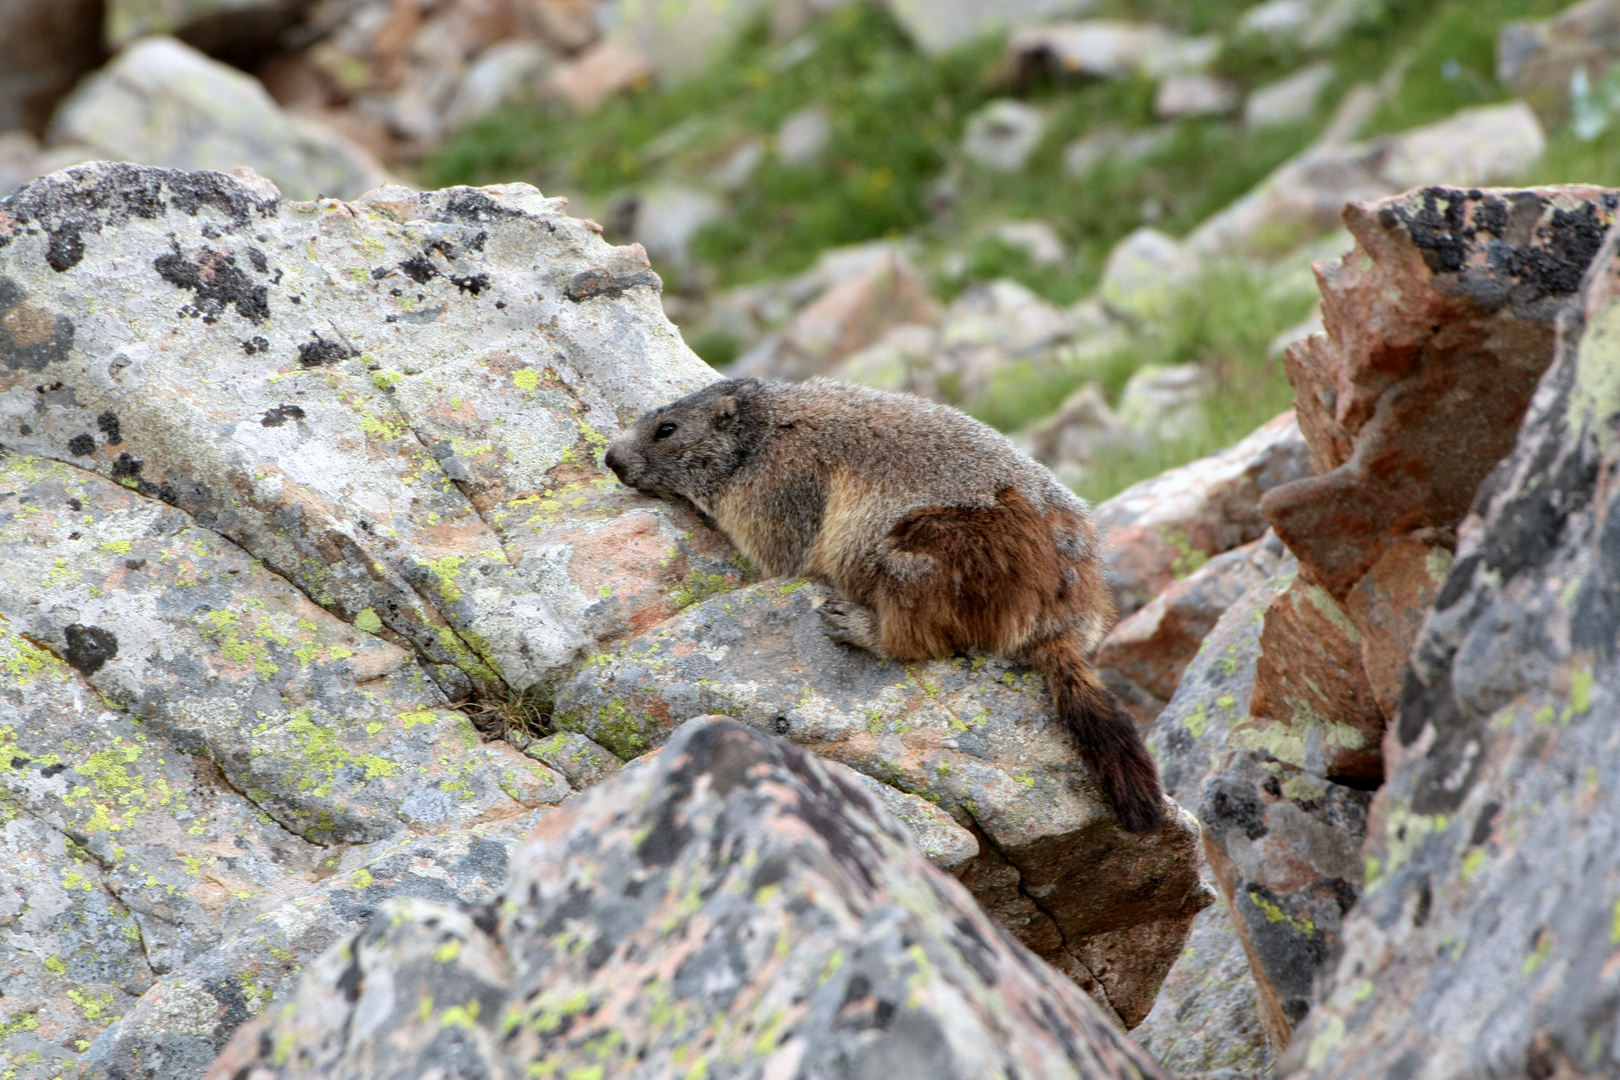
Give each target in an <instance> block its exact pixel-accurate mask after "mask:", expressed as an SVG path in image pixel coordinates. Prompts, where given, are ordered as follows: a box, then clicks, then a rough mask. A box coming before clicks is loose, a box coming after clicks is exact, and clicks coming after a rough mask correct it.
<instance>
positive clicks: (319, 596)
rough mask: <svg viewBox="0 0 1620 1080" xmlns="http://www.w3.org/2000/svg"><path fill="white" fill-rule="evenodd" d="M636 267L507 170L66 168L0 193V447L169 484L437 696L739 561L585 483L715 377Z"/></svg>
mask: <svg viewBox="0 0 1620 1080" xmlns="http://www.w3.org/2000/svg"><path fill="white" fill-rule="evenodd" d="M660 289H661V283H660V282H659V280H658V278H657V276H656V275H654V274H653V273H652V271H651V270H650V269H649V268H648V266H647V263H646V258H645V255H644V254H643V253H642V252H641V250H640V249H639V248H635V247H631V248H613V247H610V246H608V245H607V244H605V243H604V242H603V241H602V240H601V238H600V237H599V236H598V235H597V233H596V232H595V231H593V229H592V228H591V227H589V226H588V225H587V224H586V223H584V222H581V221H578V220H575V219H572V218H569V217H567V216H566V215H565V214H564V213H563V212H562V201H561V200H556V199H545V198H543V197H542V196H541V195H540V193H539V192H538V191H535V190H534V189H533V188H530V187H527V186H525V185H517V186H508V187H502V188H482V189H470V188H461V189H453V190H450V191H445V192H438V193H434V194H431V195H418V194H413V193H411V192H409V191H406V190H405V189H403V188H382V189H379V190H377V191H375V192H372V193H371V194H370V195H368V196H366V198H365V199H364V200H362V201H360V202H357V203H343V202H339V201H337V200H326V201H322V202H314V203H290V202H285V201H283V200H282V199H281V197H280V193H279V192H278V191H277V190H276V189H275V188H274V186H272V185H271V184H269V183H268V182H266V181H264V180H263V179H262V178H259V177H257V176H254V175H253V174H251V173H247V172H241V173H240V174H239V175H235V176H225V175H223V174H220V173H183V172H176V171H172V170H162V169H148V168H141V167H137V166H131V165H109V164H93V165H88V166H81V167H78V168H75V169H70V170H68V171H66V172H63V173H57V174H54V175H52V176H50V177H46V178H44V179H42V180H39V181H36V182H35V183H33V184H31V185H29V187H27V188H25V189H24V190H23V191H21V192H19V193H17V194H16V195H14V196H12V197H11V198H10V199H9V200H8V201H7V202H6V203H5V205H4V207H3V208H0V321H3V323H4V326H5V327H6V328H7V330H6V331H5V333H4V334H0V445H4V446H6V447H8V448H11V449H14V450H18V451H21V452H25V453H31V454H36V455H38V456H41V457H51V458H56V459H58V460H63V461H71V462H73V463H75V464H78V465H81V466H83V467H85V468H90V469H94V470H96V471H98V472H101V473H102V474H103V475H106V476H108V477H110V478H112V479H115V480H119V481H121V482H125V483H128V484H131V485H133V486H134V487H135V488H136V489H137V490H139V491H140V492H142V493H144V494H151V495H154V496H157V497H159V498H162V499H163V500H165V501H167V502H170V503H172V504H173V505H175V506H178V507H180V508H182V509H185V510H186V511H188V512H189V513H191V514H192V515H194V516H195V517H196V518H197V519H198V521H199V522H201V523H202V524H203V525H205V526H206V527H208V528H211V529H214V530H216V531H218V532H220V533H221V534H222V535H224V536H226V537H228V538H229V539H230V540H232V541H233V542H234V543H236V544H239V545H240V546H241V547H242V548H244V549H245V550H246V551H248V552H249V553H250V554H252V555H253V556H254V557H256V558H259V559H261V560H263V561H264V562H265V564H266V565H268V566H270V567H272V568H273V569H274V570H276V572H278V573H280V574H282V575H284V576H285V577H287V578H288V579H289V580H290V581H292V582H293V583H294V584H295V585H297V586H298V588H300V589H301V590H302V591H303V592H304V593H305V594H306V595H308V596H309V597H310V598H312V599H313V600H315V601H316V602H317V603H319V604H320V605H321V606H323V607H325V608H326V609H328V610H329V611H331V612H333V613H335V614H337V615H338V616H339V617H340V618H343V619H345V620H346V621H350V622H352V623H354V624H355V625H356V626H359V627H360V628H362V629H367V630H372V631H379V630H381V631H385V632H386V633H387V634H388V635H389V636H391V638H392V640H395V641H396V642H398V643H400V644H403V645H406V646H408V647H410V648H412V649H414V650H415V651H416V652H417V653H418V654H419V655H420V656H421V657H422V658H423V659H424V660H425V661H427V662H428V663H430V664H431V665H433V667H432V670H433V673H434V676H435V678H436V679H437V680H438V681H439V683H440V684H441V685H442V686H443V687H445V688H446V690H447V691H448V692H449V693H451V694H453V695H456V696H460V695H463V694H465V693H466V692H467V691H468V690H470V689H471V687H472V686H473V685H474V684H479V683H490V682H493V681H499V680H505V681H506V682H507V683H508V684H510V685H512V686H515V687H524V686H527V685H529V684H531V683H533V682H535V681H536V680H539V679H542V678H545V677H547V676H549V675H550V674H552V673H554V672H555V671H556V670H557V669H558V668H560V667H561V666H562V665H565V664H566V663H568V662H569V661H571V660H572V659H573V658H574V657H575V656H576V655H577V654H578V652H579V650H580V649H582V648H585V647H587V646H590V645H593V644H594V643H595V642H596V641H597V640H598V639H599V638H600V637H602V636H604V635H608V636H611V634H612V633H613V632H615V630H617V631H618V632H623V631H625V630H631V629H635V628H637V627H638V626H641V625H645V624H646V620H645V619H642V620H641V621H639V622H638V615H637V611H638V610H639V609H640V608H643V607H647V606H648V605H652V606H653V608H654V609H655V610H654V611H653V613H652V615H650V616H648V618H651V619H652V621H657V619H658V618H663V617H667V614H668V613H669V612H670V611H672V610H673V608H672V604H671V600H670V596H671V595H672V594H677V593H678V591H679V590H680V589H681V588H682V587H683V586H686V585H689V579H690V578H691V576H692V575H694V574H696V575H697V577H698V580H699V581H700V582H703V583H707V582H708V581H709V580H710V579H711V578H716V579H718V580H721V581H722V582H726V581H729V582H735V581H737V580H740V578H741V576H742V571H741V570H740V569H739V568H738V567H736V566H733V565H730V564H727V563H725V559H727V558H728V557H729V555H730V549H729V547H728V546H726V545H725V544H724V542H723V541H719V540H717V539H710V540H708V541H707V546H706V547H705V542H706V541H705V540H703V539H700V540H698V541H697V542H696V546H694V544H693V542H692V541H691V539H690V538H691V534H692V533H693V532H694V526H695V525H696V522H695V520H688V519H683V518H680V517H679V516H678V515H676V516H672V514H671V511H670V510H669V509H668V508H666V507H661V506H658V505H656V504H654V503H652V502H651V501H650V500H636V499H634V498H633V497H630V496H624V495H618V494H617V493H611V492H610V493H605V494H601V495H600V496H598V495H595V494H593V492H594V491H595V485H598V484H601V486H607V483H608V481H610V479H611V478H609V477H607V476H606V474H605V473H604V472H603V471H601V470H600V469H599V467H598V464H597V458H598V455H599V453H600V451H601V450H602V448H604V447H605V446H606V444H607V440H608V439H609V438H610V437H611V436H612V435H614V434H616V433H617V432H618V430H619V427H620V424H621V423H622V422H623V421H624V420H626V419H628V418H631V417H633V416H635V415H637V414H639V413H640V412H642V411H643V410H645V409H647V408H649V407H651V406H653V405H656V404H660V403H662V402H665V401H668V400H671V399H673V398H676V397H679V396H681V395H682V394H685V393H687V392H689V391H691V390H694V389H696V388H697V387H699V386H702V385H704V384H706V383H708V382H710V381H712V379H713V378H715V375H714V372H713V371H712V370H710V369H709V368H708V367H707V366H706V365H704V364H703V363H702V362H701V361H699V360H698V359H697V357H696V356H694V355H693V354H692V353H691V351H690V350H688V349H687V348H686V347H685V346H684V345H683V344H682V343H681V340H680V337H679V335H678V334H677V333H676V332H675V330H674V328H673V327H671V326H670V325H669V322H668V320H666V319H665V318H664V315H663V312H662V309H661V308H660V306H659V300H658V294H659V291H660ZM553 534H555V535H553ZM710 536H711V537H712V534H710ZM592 545H596V546H594V547H593V546H592ZM576 549H581V555H582V557H580V558H575V557H574V556H575V553H576ZM700 549H701V550H700ZM606 550H612V551H615V552H617V551H623V552H624V553H625V556H626V558H625V561H624V563H623V564H622V565H621V566H620V571H619V574H618V576H617V577H613V576H611V575H610V576H608V577H602V575H601V573H600V571H598V570H597V569H596V566H597V564H598V563H599V562H600V561H601V560H600V558H598V555H599V554H600V553H601V552H602V551H606ZM708 555H712V556H713V558H710V559H709V560H708V561H704V559H705V557H706V556H708ZM727 575H729V577H728V576H727Z"/></svg>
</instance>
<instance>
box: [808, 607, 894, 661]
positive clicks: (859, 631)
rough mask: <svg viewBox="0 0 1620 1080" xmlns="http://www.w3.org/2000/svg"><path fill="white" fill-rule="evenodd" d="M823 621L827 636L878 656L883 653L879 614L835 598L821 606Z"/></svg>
mask: <svg viewBox="0 0 1620 1080" xmlns="http://www.w3.org/2000/svg"><path fill="white" fill-rule="evenodd" d="M821 621H822V622H823V623H824V624H825V625H826V627H827V636H828V637H829V638H831V639H832V640H833V641H837V642H840V643H842V644H844V645H853V646H855V647H856V648H858V649H865V650H866V651H867V652H869V653H874V654H876V655H878V656H884V655H886V654H885V653H884V651H883V636H882V634H881V633H880V632H879V629H878V617H877V612H875V611H873V610H872V609H871V608H869V607H862V606H861V605H860V604H857V603H856V602H855V601H853V600H845V599H844V598H843V597H841V596H840V597H833V598H832V599H830V600H828V601H827V602H826V603H824V604H822V605H821Z"/></svg>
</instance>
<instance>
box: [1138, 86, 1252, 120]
mask: <svg viewBox="0 0 1620 1080" xmlns="http://www.w3.org/2000/svg"><path fill="white" fill-rule="evenodd" d="M1242 96H1243V95H1242V92H1241V91H1240V90H1238V88H1237V84H1236V83H1234V82H1232V81H1231V80H1230V79H1223V78H1220V77H1219V76H1215V75H1172V76H1171V77H1170V78H1168V79H1165V80H1164V81H1163V82H1161V83H1160V84H1159V90H1158V93H1157V94H1155V95H1154V98H1153V115H1155V116H1157V117H1158V118H1159V119H1160V120H1184V119H1187V118H1189V117H1194V116H1225V115H1226V114H1227V113H1230V112H1232V111H1233V110H1234V109H1236V108H1237V106H1238V102H1239V101H1240V100H1241V99H1242Z"/></svg>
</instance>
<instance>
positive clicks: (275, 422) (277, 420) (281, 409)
mask: <svg viewBox="0 0 1620 1080" xmlns="http://www.w3.org/2000/svg"><path fill="white" fill-rule="evenodd" d="M303 418H304V410H303V409H301V408H299V407H298V406H297V405H277V406H276V407H275V408H273V409H266V410H265V413H264V419H263V420H260V421H259V423H260V424H262V425H264V426H265V427H280V426H281V425H282V424H285V423H286V422H287V421H288V420H302V419H303Z"/></svg>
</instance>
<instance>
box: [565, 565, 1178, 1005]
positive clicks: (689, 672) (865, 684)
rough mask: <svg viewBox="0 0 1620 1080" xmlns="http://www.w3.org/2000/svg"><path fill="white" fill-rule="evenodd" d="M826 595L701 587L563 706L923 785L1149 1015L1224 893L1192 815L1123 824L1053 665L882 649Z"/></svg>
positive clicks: (1089, 964) (613, 723)
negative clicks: (1080, 746) (774, 740)
mask: <svg viewBox="0 0 1620 1080" xmlns="http://www.w3.org/2000/svg"><path fill="white" fill-rule="evenodd" d="M824 597H825V593H824V592H823V590H822V589H821V588H820V587H819V586H815V585H811V584H808V583H805V582H803V581H786V580H773V581H768V582H764V583H761V584H759V585H756V586H752V587H750V588H747V589H741V590H738V591H736V592H732V593H728V594H726V595H725V596H722V597H716V598H714V599H711V600H707V601H704V602H703V603H701V604H697V605H694V606H693V607H691V608H690V609H688V610H687V611H686V612H684V613H683V614H682V615H681V616H680V617H679V618H677V619H674V620H671V621H670V622H668V623H666V624H664V625H663V626H661V627H659V628H658V629H656V630H654V631H652V632H651V633H649V634H645V635H643V636H641V637H638V638H634V639H631V640H629V641H626V642H624V643H622V644H621V645H620V646H618V647H616V648H615V649H614V650H612V651H608V652H603V653H601V654H599V655H598V656H596V657H594V658H592V660H591V661H589V662H588V663H586V664H585V665H583V666H582V667H581V669H580V670H579V672H578V674H576V675H575V676H574V677H573V678H572V679H570V680H569V681H568V682H566V683H564V684H563V685H562V686H561V687H560V688H559V690H558V694H557V703H556V710H557V711H556V718H555V722H556V723H557V724H558V725H559V726H561V727H563V728H567V729H571V730H575V731H578V732H580V733H583V734H585V735H588V736H590V737H591V738H593V739H595V740H596V741H597V742H599V743H601V744H602V745H604V746H607V747H609V748H610V749H613V750H615V751H616V752H618V753H620V754H621V755H623V756H625V757H630V756H633V755H636V754H640V753H643V752H645V751H646V750H648V749H651V748H653V747H656V746H660V745H662V744H663V743H664V741H665V740H667V739H668V738H669V736H670V734H671V733H672V732H673V731H674V730H675V729H676V728H677V727H678V726H679V725H680V724H681V723H682V722H684V721H686V720H689V719H691V718H693V717H696V716H700V715H704V714H709V713H724V714H726V715H729V716H734V717H736V718H737V719H739V720H742V721H743V722H744V723H747V724H750V725H752V726H755V727H758V728H760V729H762V730H765V731H770V732H772V733H775V734H780V735H783V736H784V737H786V738H789V739H791V740H793V741H794V742H797V743H799V744H801V745H804V746H806V747H809V748H810V749H813V750H814V751H815V752H816V753H818V754H821V755H822V756H824V757H827V758H830V759H832V760H834V761H838V762H841V763H843V764H845V765H848V766H850V767H852V768H854V769H856V770H858V771H860V772H863V773H865V774H867V775H869V776H872V777H874V778H876V779H878V780H882V781H884V782H886V783H888V784H891V785H893V786H894V787H897V788H898V789H900V790H901V791H904V792H908V793H911V794H914V795H919V796H922V797H924V798H926V799H927V800H929V801H930V802H933V803H936V804H937V805H938V806H939V807H940V808H941V809H942V810H944V811H946V812H947V813H949V814H950V815H951V816H952V817H953V818H954V819H955V820H956V821H957V822H958V823H959V824H961V825H962V826H965V827H967V828H970V829H972V830H973V831H975V832H976V833H978V834H980V835H981V836H982V837H984V838H987V839H988V841H989V843H987V844H984V845H982V847H983V849H984V850H982V851H981V853H980V856H979V857H978V858H977V859H974V860H971V861H970V862H968V863H967V864H965V865H963V866H961V867H959V868H958V871H957V872H958V873H959V874H960V876H961V877H962V880H963V881H964V882H966V883H967V884H968V886H969V888H971V889H972V890H973V891H974V894H975V895H976V896H977V897H978V898H979V900H980V901H981V902H982V903H984V904H985V906H986V907H987V908H988V909H989V910H991V911H992V912H994V913H995V914H996V916H997V918H999V919H1001V920H1002V922H1003V924H1004V925H1006V926H1008V927H1009V928H1010V929H1012V930H1013V932H1014V933H1015V934H1016V935H1017V936H1018V937H1019V939H1020V940H1022V941H1024V942H1025V943H1026V944H1028V945H1029V946H1030V947H1031V948H1033V949H1035V951H1036V952H1037V953H1039V954H1040V955H1042V956H1045V957H1047V958H1048V959H1050V960H1052V961H1053V962H1054V963H1056V964H1058V965H1059V966H1060V967H1062V968H1063V969H1064V970H1067V971H1070V972H1071V974H1073V975H1074V977H1075V978H1076V979H1077V980H1079V981H1080V982H1081V983H1082V984H1083V985H1086V986H1088V988H1091V989H1093V990H1094V991H1095V992H1097V993H1098V995H1099V997H1101V998H1102V999H1103V1000H1106V1001H1107V1002H1108V1003H1109V1004H1110V1005H1111V1006H1112V1007H1113V1008H1114V1009H1115V1010H1116V1012H1118V1013H1119V1015H1120V1016H1121V1017H1122V1018H1123V1019H1124V1020H1125V1022H1126V1023H1127V1024H1132V1023H1135V1022H1136V1021H1137V1020H1139V1019H1140V1018H1141V1017H1142V1016H1144V1015H1146V1012H1147V1009H1148V1008H1149V1007H1150V1006H1151V1004H1152V1000H1153V993H1154V991H1155V989H1156V988H1157V985H1158V980H1159V979H1160V978H1162V977H1163V974H1164V972H1165V970H1167V969H1168V967H1169V964H1170V962H1171V961H1173V960H1174V958H1175V956H1176V955H1177V953H1178V952H1179V950H1180V948H1181V942H1182V940H1183V938H1184V937H1185V934H1186V930H1187V926H1188V924H1189V922H1190V920H1191V918H1192V916H1193V914H1194V913H1195V912H1197V911H1198V910H1199V909H1200V908H1202V907H1203V906H1205V905H1206V904H1207V903H1208V899H1209V897H1208V893H1207V891H1206V890H1205V888H1204V886H1203V885H1202V884H1201V883H1200V881H1199V878H1198V869H1197V861H1198V860H1197V851H1196V844H1197V832H1196V830H1195V829H1193V828H1192V824H1191V822H1190V820H1188V818H1187V816H1186V815H1184V814H1171V815H1167V817H1166V824H1165V827H1164V829H1163V830H1162V831H1161V832H1159V833H1158V834H1155V835H1153V836H1149V837H1136V836H1132V835H1131V834H1128V833H1124V832H1122V831H1120V830H1119V829H1118V828H1117V826H1116V823H1115V819H1114V815H1113V811H1112V809H1111V807H1110V806H1109V805H1108V803H1107V800H1106V797H1105V796H1104V795H1103V794H1102V793H1101V790H1100V788H1098V786H1097V783H1096V780H1095V778H1094V777H1092V776H1091V774H1090V773H1089V771H1088V770H1087V769H1086V768H1085V767H1084V766H1083V765H1081V764H1079V762H1078V761H1077V760H1076V759H1075V756H1074V752H1073V750H1072V748H1071V747H1070V746H1069V745H1068V742H1067V740H1066V737H1065V736H1064V735H1063V733H1062V732H1061V731H1060V730H1059V729H1058V727H1057V726H1056V725H1055V724H1052V723H1051V722H1050V721H1051V717H1052V716H1053V712H1052V705H1051V700H1050V697H1049V695H1048V693H1047V691H1046V686H1045V683H1044V681H1043V680H1042V679H1041V677H1040V676H1039V675H1038V674H1035V673H1033V672H1030V671H1029V670H1028V669H1027V668H1024V667H1022V666H1019V665H1014V664H1011V663H1009V662H1006V661H1002V660H996V659H992V658H988V657H960V658H956V659H953V660H947V661H939V662H935V663H929V664H915V665H902V664H895V663H885V662H883V661H879V660H877V659H876V658H875V657H872V656H871V655H869V654H867V653H864V652H860V651H858V650H854V649H851V648H849V647H847V646H841V645H835V644H833V643H832V642H831V641H828V640H827V638H826V637H825V635H824V633H823V629H822V624H821V621H820V618H819V616H818V615H817V613H816V609H817V607H818V606H819V604H820V603H821V602H822V600H823V599H824ZM1127 939H1129V940H1128V941H1127Z"/></svg>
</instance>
